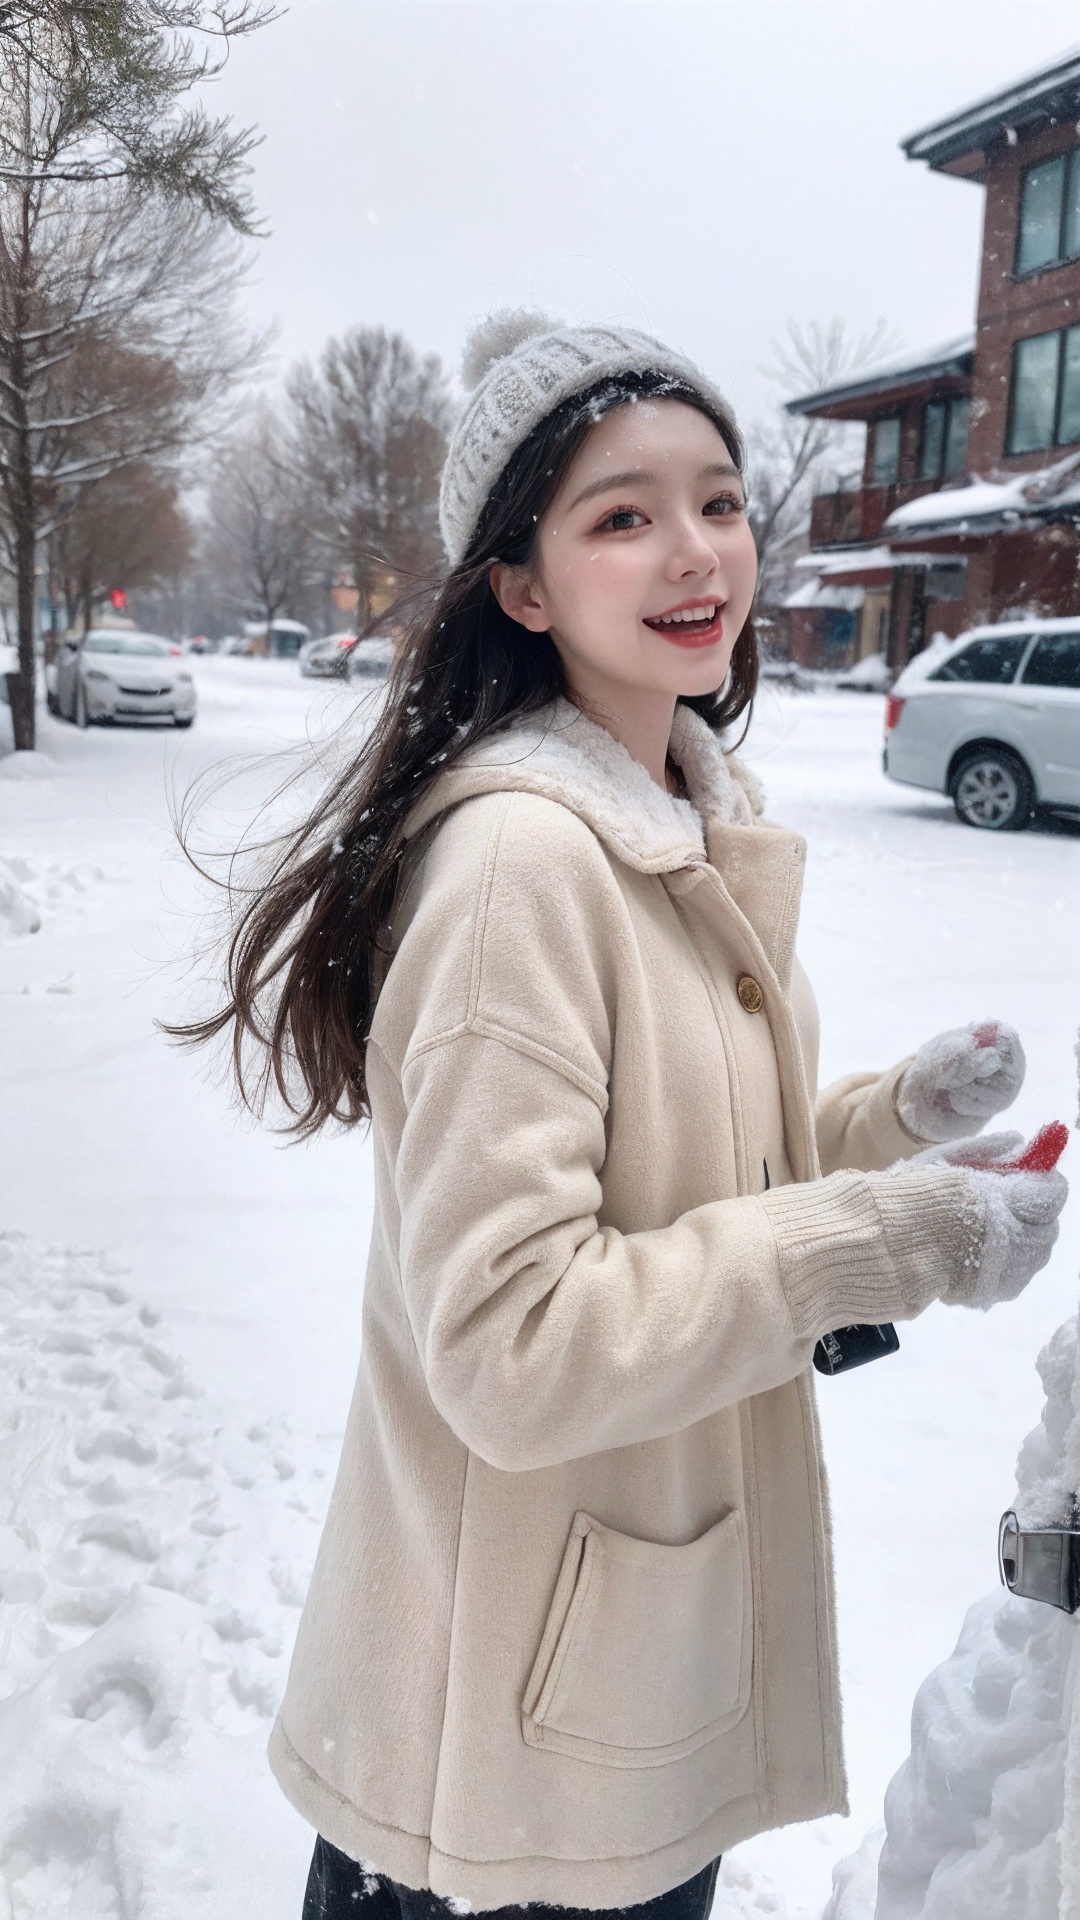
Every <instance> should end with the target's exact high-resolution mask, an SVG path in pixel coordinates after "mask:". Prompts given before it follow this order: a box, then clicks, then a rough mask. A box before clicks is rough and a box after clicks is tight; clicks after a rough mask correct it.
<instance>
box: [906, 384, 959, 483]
mask: <svg viewBox="0 0 1080 1920" xmlns="http://www.w3.org/2000/svg"><path fill="white" fill-rule="evenodd" d="M970 414H971V401H970V400H968V399H967V398H966V397H964V396H960V395H957V397H956V398H955V399H953V400H929V401H928V402H927V404H926V406H925V407H924V408H923V423H922V447H921V449H920V453H919V479H920V480H942V479H945V480H953V479H955V478H956V476H957V475H958V474H961V473H963V472H964V470H965V468H966V466H967V437H968V419H969V417H970Z"/></svg>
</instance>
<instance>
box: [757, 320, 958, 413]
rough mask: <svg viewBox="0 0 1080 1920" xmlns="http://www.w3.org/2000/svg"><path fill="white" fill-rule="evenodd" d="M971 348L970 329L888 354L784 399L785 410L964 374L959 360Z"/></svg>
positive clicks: (801, 410)
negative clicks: (933, 344) (937, 343)
mask: <svg viewBox="0 0 1080 1920" xmlns="http://www.w3.org/2000/svg"><path fill="white" fill-rule="evenodd" d="M974 351H975V334H974V332H973V331H970V332H968V333H961V334H957V336H956V337H955V339H952V340H946V341H944V342H943V343H942V345H941V346H938V347H921V348H920V349H919V351H918V352H917V353H913V352H910V351H909V352H907V353H902V354H898V355H891V356H890V357H889V358H888V359H887V360H880V361H878V362H876V363H875V364H873V365H871V366H869V367H860V369H859V371H858V373H857V374H856V375H854V376H853V377H852V378H850V379H847V380H840V381H838V382H837V384H836V386H834V387H822V388H821V389H820V391H819V392H818V393H806V394H800V395H799V397H798V398H797V399H795V400H789V401H788V402H787V404H786V407H785V412H787V413H812V412H813V411H814V409H815V407H819V406H825V405H827V404H831V403H834V402H836V401H838V400H857V399H859V398H860V396H861V395H863V394H871V393H878V392H880V391H885V392H888V390H889V389H890V388H891V387H906V386H910V385H911V382H912V381H913V380H920V379H921V380H930V379H933V377H934V375H935V374H942V373H965V372H967V371H968V369H967V368H966V367H964V366H963V365H962V364H961V363H962V362H963V361H964V360H966V359H967V358H968V357H969V356H970V355H971V354H973V353H974Z"/></svg>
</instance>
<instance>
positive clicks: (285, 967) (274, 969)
mask: <svg viewBox="0 0 1080 1920" xmlns="http://www.w3.org/2000/svg"><path fill="white" fill-rule="evenodd" d="M644 397H649V398H659V399H672V400H680V401H683V402H684V403H685V404H687V405H689V406H692V407H696V408H697V409H698V411H699V412H701V413H704V414H705V415H706V417H707V418H709V419H710V420H712V422H713V424H714V426H715V427H716V428H717V429H718V431H719V432H720V434H721V435H722V436H723V439H724V441H725V443H726V445H727V447H728V450H729V452H730V454H731V457H732V459H733V460H734V462H735V464H736V466H737V467H738V468H739V471H740V473H741V472H742V470H743V467H744V450H743V444H742V439H741V436H740V434H739V431H738V428H737V427H736V425H735V422H734V420H733V419H731V418H730V417H729V416H728V415H727V413H726V412H722V411H721V410H720V409H719V408H715V407H711V406H709V405H707V404H706V402H705V400H704V399H703V398H702V397H701V395H699V394H698V393H697V392H696V391H695V390H694V389H693V388H691V387H689V386H684V385H683V383H682V382H680V381H677V380H672V379H669V378H667V377H665V376H662V375H660V374H651V373H644V374H621V375H619V376H617V377H616V378H613V379H610V380H606V381H604V382H602V383H601V384H599V385H598V386H595V387H593V388H591V389H590V390H589V391H588V392H586V393H583V394H579V395H574V396H573V397H572V398H571V399H569V400H567V401H564V402H563V403H562V405H561V406H559V407H557V408H556V409H555V410H554V411H553V412H552V413H551V414H549V415H548V416H547V418H546V419H545V420H543V421H541V423H540V425H539V426H538V427H536V428H535V429H534V431H533V432H532V433H531V434H530V435H529V437H528V439H527V440H526V441H525V442H524V443H523V445H522V446H521V447H519V449H518V451H517V452H516V453H515V454H514V455H513V457H512V459H511V460H510V461H509V463H508V465H507V467H506V469H505V471H504V472H503V474H502V475H501V477H500V479H499V480H498V481H497V483H496V485H495V487H494V488H493V489H492V492H491V494H490V496H489V498H488V501H487V503H486V505H485V507H484V510H483V513H482V515H481V518H480V522H479V525H478V526H477V529H476V532H475V534H474V535H473V538H472V540H471V542H470V545H469V549H468V552H467V553H466V555H465V557H464V559H463V560H462V561H461V563H460V565H459V566H456V567H455V568H454V569H453V570H452V571H451V572H450V573H449V574H448V575H447V576H446V577H445V578H444V579H443V580H442V582H441V583H440V584H438V585H437V586H434V587H432V588H430V589H429V590H428V592H427V593H426V595H425V597H424V601H423V603H422V604H421V606H420V608H419V611H418V612H416V613H415V614H414V617H413V620H412V623H411V626H410V628H409V630H408V633H407V636H406V639H405V641H404V644H403V645H402V646H401V648H400V649H399V652H398V655H397V658H396V661H395V664H394V667H393V669H392V672H391V674H390V680H389V686H388V689H387V696H386V699H385V702H384V703H383V706H382V709H381V712H380V714H379V717H378V719H377V720H376V722H375V725H374V726H373V727H372V728H371V731H370V732H369V733H368V734H367V736H366V738H365V739H364V740H363V741H362V743H361V745H360V748H359V751H358V752H356V753H355V754H353V755H352V756H351V758H350V761H349V764H348V766H347V767H346V769H345V771H344V772H342V773H340V774H339V775H337V776H336V777H335V778H333V779H332V780H331V782H330V784H329V785H328V786H327V788H326V790H325V792H324V793H323V795H322V797H321V799H320V800H319V802H318V804H317V805H316V806H315V808H314V810H313V811H312V812H311V813H310V814H309V816H308V818H307V819H306V820H305V821H304V822H303V824H302V825H301V826H300V827H299V828H296V829H294V830H293V831H291V832H289V833H287V834H285V835H283V836H281V837H280V838H279V839H277V840H276V841H274V842H272V843H271V846H270V848H269V858H268V859H267V860H266V861H265V862H264V864H263V868H262V870H261V872H260V873H259V876H258V884H257V885H251V886H245V887H239V886H237V884H236V883H235V880H233V879H230V881H229V882H228V883H227V884H228V887H229V907H230V912H231V921H230V929H229V933H228V936H227V942H226V948H225V958H224V984H225V998H224V1004H223V1005H222V1006H221V1007H220V1008H219V1009H218V1011H217V1012H216V1013H213V1014H211V1015H210V1016H209V1017H207V1018H205V1019H202V1020H196V1021H193V1022H191V1023H190V1024H188V1025H186V1026H171V1027H168V1028H167V1029H166V1031H167V1032H169V1033H171V1034H172V1035H173V1036H174V1037H175V1038H178V1039H180V1040H183V1041H184V1042H186V1043H188V1044H190V1045H198V1044H199V1043H201V1042H203V1041H208V1040H213V1039H216V1038H217V1037H218V1036H219V1035H221V1034H223V1033H226V1032H228V1033H229V1034H230V1037H231V1054H232V1067H233V1072H234V1075H235V1080H236V1085H237V1088H238V1090H239V1093H240V1097H241V1099H242V1100H243V1102H244V1104H245V1105H246V1106H247V1107H249V1108H250V1109H251V1110H252V1111H253V1112H256V1113H261V1112H262V1110H263V1107H264V1104H265V1101H266V1097H267V1094H268V1093H269V1091H270V1089H271V1088H272V1087H276V1089H277V1091H278V1093H279V1094H280V1096H281V1098H282V1100H283V1102H284V1104H285V1107H286V1110H287V1112H288V1113H289V1115H290V1116H291V1119H290V1122H289V1125H288V1126H287V1128H286V1129H285V1130H286V1131H287V1132H290V1133H293V1134H295V1135H297V1136H299V1137H301V1138H303V1137H304V1136H306V1135H309V1134H312V1133H315V1132H317V1131H318V1129H319V1128H320V1127H321V1126H323V1125H324V1124H325V1123H326V1122H327V1121H328V1120H336V1121H338V1122H340V1123H341V1124H343V1125H353V1124H355V1123H356V1122H357V1121H359V1120H363V1119H366V1118H368V1117H369V1115H370V1111H371V1109H370V1104H369V1101H368V1093H367V1084H366V1079H365V1072H364V1054H365V1048H366V1043H367V1037H368V1033H369V1031H370V1027H371V1019H372V1015H373V1012H374V1008H375V999H376V994H377V990H378V982H379V977H380V970H381V965H382V962H383V961H384V959H385V939H386V933H385V930H386V925H387V921H388V919H389V916H390V911H391V907H392V903H393V897H394V891H395V886H396V882H397V877H398V872H399V867H400V863H401V858H402V853H403V849H404V828H405V824H406V821H407V819H408V817H409V815H410V813H411V812H412V811H413V809H414V808H415V807H416V805H417V802H418V801H419V800H420V799H421V797H422V795H423V794H424V793H425V792H426V791H427V789H428V788H429V787H430V786H431V784H432V782H433V781H435V780H436V779H437V778H438V777H439V776H440V775H441V774H442V773H443V772H444V771H445V770H446V768H447V767H448V766H450V765H451V764H452V762H453V761H454V760H456V759H457V758H459V756H460V755H461V754H463V753H464V752H465V751H466V750H467V749H468V748H469V747H470V746H472V745H473V744H474V743H475V742H476V741H478V740H480V739H482V738H483V736H484V735H485V734H488V733H491V732H493V731H495V730H497V729H499V728H502V727H506V726H508V725H509V724H510V723H511V722H512V721H514V720H516V719H518V718H519V716H521V715H524V714H529V713H533V712H535V711H536V710H537V709H538V708H541V707H545V706H547V705H548V704H549V702H551V701H553V700H554V699H555V698H556V697H557V696H558V695H559V694H564V695H565V694H566V692H567V688H566V683H565V679H564V675H563V669H562V662H561V659H560V657H559V654H558V652H557V650H556V648H555V645H554V643H553V642H552V640H551V639H550V638H549V636H548V635H547V634H540V635H537V634H530V633H526V631H525V629H524V628H523V627H521V626H519V625H518V623H517V622H516V621H514V620H512V619H510V617H509V616H508V615H507V614H505V613H504V612H503V610H502V608H501V607H500V606H499V603H498V601H497V600H496V598H495V595H494V594H493V593H492V590H491V587H490V585H489V581H488V574H489V571H490V569H491V567H492V565H493V564H494V563H495V562H496V561H503V562H505V563H506V564H508V565H511V566H527V565H528V564H529V562H530V561H531V559H532V557H533V554H534V549H535V543H536V537H537V526H538V523H539V521H540V520H541V518H542V516H543V514H544V512H545V511H546V509H547V507H548V506H549V505H550V504H551V501H552V500H553V499H554V497H555V495H556V493H557V492H558V490H559V487H560V486H561V484H562V481H563V478H564V477H565V474H566V472H567V469H568V468H569V466H570V463H571V461H572V460H573V458H574V456H575V454H576V453H577V451H578V449H579V448H580V447H581V445H582V443H583V442H584V440H585V439H586V436H587V435H588V433H589V431H590V429H591V428H592V427H593V426H594V425H595V424H596V422H597V421H599V420H600V419H601V418H603V416H604V415H605V414H606V413H608V412H610V411H611V409H612V408H613V407H616V406H622V405H626V404H631V403H633V402H634V401H636V400H638V399H641V398H644ZM757 672H758V654H757V641H756V638H755V634H754V628H753V623H752V621H751V620H749V619H748V620H747V622H746V624H745V626H744V627H743V629H742V632H741V633H740V634H739V636H738V639H737V640H736V642H735V648H734V652H733V654H732V659H731V671H730V673H729V676H728V679H727V681H726V683H725V685H724V686H723V687H722V688H721V689H720V691H719V692H718V693H715V694H703V695H698V696H696V697H694V698H692V699H686V700H685V701H684V704H685V705H686V706H689V707H692V708H693V709H694V711H695V713H699V714H700V715H701V717H702V719H703V720H705V721H707V722H708V724H709V726H710V727H712V728H714V730H715V731H716V732H718V733H719V732H723V731H724V730H726V729H727V728H729V727H730V726H732V725H733V723H734V722H735V721H736V720H738V719H739V718H740V717H741V716H742V715H743V714H747V715H748V711H749V708H750V705H751V702H752V700H753V697H754V692H755V689H756V686H757ZM264 851H266V850H265V849H264Z"/></svg>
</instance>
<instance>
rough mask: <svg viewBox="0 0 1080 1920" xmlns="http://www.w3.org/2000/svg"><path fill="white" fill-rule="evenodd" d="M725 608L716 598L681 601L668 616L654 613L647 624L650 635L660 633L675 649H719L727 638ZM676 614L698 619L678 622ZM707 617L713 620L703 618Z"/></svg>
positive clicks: (671, 608) (705, 597) (670, 608)
mask: <svg viewBox="0 0 1080 1920" xmlns="http://www.w3.org/2000/svg"><path fill="white" fill-rule="evenodd" d="M724 605H725V603H724V601H722V600H719V599H717V598H716V596H715V595H713V597H712V598H711V599H710V598H709V597H708V596H707V595H705V594H702V595H700V596H699V597H698V598H697V599H694V600H680V602H679V604H678V606H677V607H669V608H668V610H667V612H666V613H658V614H654V615H653V616H652V617H651V618H650V619H647V620H646V621H645V625H646V626H647V627H648V629H649V632H650V633H656V634H659V636H660V638H661V640H667V641H669V642H670V644H671V645H672V646H673V647H689V648H693V647H715V646H716V644H717V642H718V641H719V640H722V639H723V637H724ZM699 609H700V610H701V611H700V614H699V611H698V610H699ZM676 614H682V615H684V616H685V615H687V614H690V615H694V616H697V617H695V618H691V619H686V618H685V617H684V618H683V619H681V620H678V619H675V618H673V616H674V615H676ZM705 615H708V616H709V617H708V618H705V617H703V616H705Z"/></svg>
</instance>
